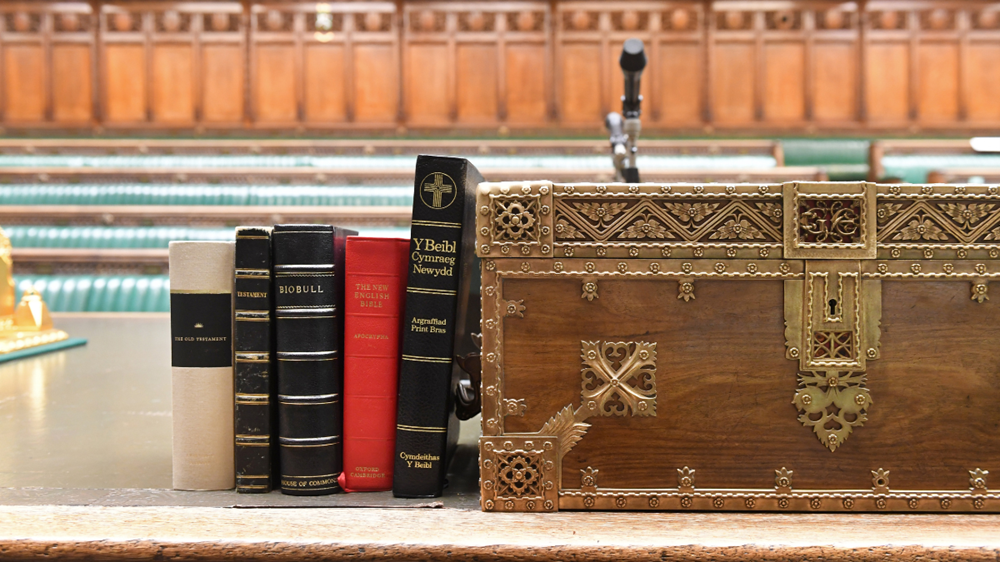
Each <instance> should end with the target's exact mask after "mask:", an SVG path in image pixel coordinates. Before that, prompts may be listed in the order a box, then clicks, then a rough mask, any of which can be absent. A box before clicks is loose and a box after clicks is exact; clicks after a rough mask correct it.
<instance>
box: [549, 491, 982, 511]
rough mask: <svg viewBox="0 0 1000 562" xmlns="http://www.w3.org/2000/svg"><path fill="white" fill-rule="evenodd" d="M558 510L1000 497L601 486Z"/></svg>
mask: <svg viewBox="0 0 1000 562" xmlns="http://www.w3.org/2000/svg"><path fill="white" fill-rule="evenodd" d="M559 509H570V510H618V509H627V510H646V511H664V510H672V511H685V510H691V511H815V512H851V511H855V512H872V511H895V512H905V511H912V512H946V513H947V512H953V513H954V512H989V513H995V512H1000V494H975V493H973V492H972V491H966V492H961V491H952V492H947V491H941V492H939V491H920V490H914V491H909V490H899V491H893V492H889V493H885V494H879V493H875V492H873V491H872V490H796V491H793V492H779V491H777V490H774V489H764V488H761V489H754V488H698V489H695V490H693V491H682V490H680V489H679V488H666V489H648V490H647V489H642V490H637V489H625V488H622V489H618V488H599V489H597V490H596V491H594V492H585V491H583V490H582V489H581V490H560V491H559Z"/></svg>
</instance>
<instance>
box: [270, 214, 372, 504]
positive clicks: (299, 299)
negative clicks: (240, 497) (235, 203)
mask: <svg viewBox="0 0 1000 562" xmlns="http://www.w3.org/2000/svg"><path fill="white" fill-rule="evenodd" d="M348 233H350V234H356V233H355V232H353V231H345V230H343V229H339V228H334V227H332V226H329V225H276V226H275V227H274V231H273V235H272V236H273V242H272V249H273V251H274V265H273V267H274V299H275V307H274V315H275V322H276V327H277V346H276V356H277V360H278V436H279V438H278V444H279V448H280V450H281V454H280V457H281V491H282V492H283V493H286V494H293V495H317V494H329V493H333V492H335V491H337V490H338V489H339V486H338V484H337V477H338V476H339V474H340V472H341V466H342V462H341V460H342V459H341V453H342V432H341V428H342V422H343V420H342V399H341V388H342V381H341V379H342V374H343V370H342V366H341V361H340V349H341V343H342V342H341V334H342V333H343V318H342V314H341V308H342V307H343V279H342V276H343V269H344V258H343V254H344V249H343V244H344V237H345V236H346V235H347V234H348Z"/></svg>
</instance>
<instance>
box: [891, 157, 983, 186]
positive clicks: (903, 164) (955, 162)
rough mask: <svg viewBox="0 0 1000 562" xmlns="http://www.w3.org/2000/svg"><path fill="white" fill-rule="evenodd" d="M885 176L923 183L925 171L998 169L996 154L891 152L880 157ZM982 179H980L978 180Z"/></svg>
mask: <svg viewBox="0 0 1000 562" xmlns="http://www.w3.org/2000/svg"><path fill="white" fill-rule="evenodd" d="M882 167H883V168H885V174H884V175H885V176H892V177H897V178H902V179H903V181H904V182H907V183H924V182H925V181H927V172H930V171H932V170H947V169H949V168H995V169H1000V155H996V154H891V155H887V156H883V157H882ZM980 181H982V180H980Z"/></svg>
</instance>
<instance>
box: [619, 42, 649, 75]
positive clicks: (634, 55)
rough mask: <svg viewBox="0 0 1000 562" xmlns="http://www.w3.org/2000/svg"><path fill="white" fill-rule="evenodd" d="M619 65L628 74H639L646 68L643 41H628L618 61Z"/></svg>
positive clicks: (623, 46)
mask: <svg viewBox="0 0 1000 562" xmlns="http://www.w3.org/2000/svg"><path fill="white" fill-rule="evenodd" d="M618 64H620V65H621V67H622V70H624V71H626V72H638V71H640V70H642V69H644V68H646V52H645V50H644V49H643V45H642V39H636V38H634V37H633V38H632V39H627V40H626V41H625V44H624V45H622V56H621V58H620V59H618Z"/></svg>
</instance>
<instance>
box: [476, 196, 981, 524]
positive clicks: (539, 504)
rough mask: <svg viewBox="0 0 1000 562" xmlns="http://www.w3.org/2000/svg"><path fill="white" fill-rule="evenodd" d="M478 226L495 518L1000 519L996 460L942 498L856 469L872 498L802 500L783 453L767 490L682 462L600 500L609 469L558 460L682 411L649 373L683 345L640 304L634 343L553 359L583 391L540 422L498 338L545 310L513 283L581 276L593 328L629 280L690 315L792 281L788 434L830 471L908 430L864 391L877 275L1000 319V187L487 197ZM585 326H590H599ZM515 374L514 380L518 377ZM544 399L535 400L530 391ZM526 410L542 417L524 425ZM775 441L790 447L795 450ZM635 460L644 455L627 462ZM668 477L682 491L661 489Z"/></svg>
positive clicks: (486, 467)
mask: <svg viewBox="0 0 1000 562" xmlns="http://www.w3.org/2000/svg"><path fill="white" fill-rule="evenodd" d="M476 231H477V240H476V243H477V254H478V256H479V257H481V258H482V259H483V271H482V280H483V281H482V282H483V286H482V294H483V301H482V306H483V309H482V310H483V324H482V326H483V392H484V398H483V437H482V438H481V440H480V451H481V457H480V480H481V491H482V497H483V509H484V510H486V511H556V510H559V509H588V510H589V509H594V510H597V509H630V510H631V509H636V510H645V509H654V510H663V509H671V510H687V509H702V510H739V511H750V510H795V511H819V512H838V511H881V510H888V511H912V510H918V511H941V512H947V511H970V512H974V511H987V512H1000V494H998V493H996V492H992V491H990V490H988V489H987V488H986V475H987V474H988V470H987V469H989V470H994V469H990V468H989V466H985V465H984V466H983V467H982V468H980V467H976V466H974V465H973V466H969V467H968V468H967V470H968V476H966V475H965V473H964V472H963V473H962V475H961V478H958V479H956V480H955V482H954V483H953V484H952V485H948V486H942V487H941V488H942V489H931V490H928V489H906V488H905V486H906V484H905V482H904V481H901V480H900V479H899V477H900V474H902V473H900V472H897V471H896V470H893V484H894V485H895V486H902V488H892V489H890V488H889V483H888V474H889V470H888V468H890V467H880V466H872V467H870V469H867V468H866V469H865V470H864V471H863V472H864V473H865V474H864V475H865V476H867V475H868V472H869V471H870V472H871V475H872V487H871V488H865V487H864V486H862V487H861V489H848V488H844V487H842V486H841V487H838V485H837V483H836V482H831V483H830V485H829V486H825V487H821V489H798V488H793V482H792V474H793V473H794V474H795V475H796V479H798V480H801V479H803V478H805V477H806V475H807V474H809V473H810V471H812V470H814V469H813V468H809V467H807V466H802V465H798V466H795V465H794V464H793V463H795V459H791V458H790V459H788V460H787V461H782V462H781V463H776V466H775V467H774V469H775V472H774V477H773V478H772V477H771V476H770V475H769V476H768V477H767V478H766V479H763V480H761V482H760V487H743V488H740V487H736V488H727V487H715V488H699V487H696V485H695V481H694V477H693V475H694V473H695V468H699V473H700V474H705V475H707V474H709V472H704V473H702V472H701V470H704V469H707V467H695V466H690V467H688V466H684V467H681V466H679V465H678V466H673V467H671V466H666V467H661V469H662V471H663V474H665V475H668V476H669V478H667V477H665V480H664V482H663V484H662V485H663V486H668V487H650V488H648V489H647V488H643V489H636V488H613V487H598V483H597V474H598V468H600V474H601V477H602V478H601V480H602V481H604V482H610V481H615V479H614V478H612V477H613V476H614V475H615V468H616V467H615V466H602V467H597V466H596V465H594V464H593V463H592V462H591V461H590V460H588V459H587V458H586V457H585V456H584V457H580V458H578V457H577V456H576V455H575V454H574V456H573V461H574V462H579V461H583V463H582V467H586V468H585V469H582V472H580V473H579V474H576V473H574V474H572V475H570V476H571V477H570V478H569V480H571V481H563V475H562V471H561V466H562V463H563V459H564V457H566V455H568V454H570V453H573V452H574V448H575V447H576V446H577V444H579V443H580V442H581V440H583V439H597V437H595V435H601V434H598V432H604V431H608V428H609V427H614V428H615V430H616V431H621V430H622V429H623V428H626V427H627V428H632V429H630V431H631V430H634V431H645V429H640V428H644V427H653V426H656V422H657V420H658V419H663V417H664V414H663V412H666V411H669V408H671V406H672V405H671V403H670V399H671V396H670V395H660V396H657V387H659V388H660V390H662V389H663V387H664V384H666V383H664V381H663V379H662V378H661V377H663V373H662V369H661V374H660V377H658V376H657V359H658V358H659V359H660V360H662V359H663V357H664V355H663V354H667V355H666V356H667V357H669V356H670V353H672V350H671V349H670V348H661V349H659V350H658V349H657V345H656V343H654V342H653V341H648V340H650V339H653V338H651V337H650V338H645V337H644V335H645V334H646V333H653V332H647V331H646V328H645V327H644V326H642V322H641V318H642V316H641V315H642V314H644V313H645V311H643V310H641V309H640V310H629V311H625V312H624V314H626V315H627V316H623V319H624V318H628V319H629V322H631V323H630V324H628V329H630V330H632V331H630V332H628V333H630V334H636V337H635V338H633V337H631V336H629V337H623V338H622V339H625V340H626V341H615V340H609V341H604V340H597V341H591V340H589V339H587V338H584V339H583V340H582V341H581V340H579V339H576V336H573V339H574V341H573V342H572V349H559V350H547V352H546V353H549V352H552V353H551V354H549V355H547V356H550V357H555V356H562V357H580V361H581V363H575V361H574V362H573V364H567V365H559V364H555V363H553V364H551V365H550V364H546V365H545V369H547V370H552V371H556V370H561V371H562V373H563V376H564V377H565V376H568V374H569V371H572V372H574V373H579V375H575V376H577V377H579V378H576V379H575V381H576V382H574V383H573V386H574V388H562V389H558V391H559V392H563V393H565V394H568V395H572V394H575V393H576V392H579V393H580V394H579V396H580V400H581V401H580V403H579V405H577V404H575V403H570V404H567V405H565V406H563V407H562V408H561V409H560V410H558V411H557V412H552V413H549V412H538V411H537V410H534V404H535V403H536V402H535V401H534V399H535V396H533V395H532V394H531V393H527V395H525V394H523V393H521V392H522V388H523V387H517V388H518V389H519V390H518V392H519V393H521V394H518V395H511V396H507V395H506V392H507V391H506V390H505V389H506V388H507V386H506V384H505V373H504V370H505V365H507V364H508V362H509V361H508V356H509V355H512V354H517V353H520V352H521V350H520V349H514V348H505V344H504V342H505V338H504V330H505V326H506V327H507V329H511V330H513V329H515V327H517V329H521V328H522V327H523V326H524V323H530V322H532V321H534V322H537V321H539V320H537V319H538V318H543V317H544V314H545V313H546V312H547V311H546V310H545V307H546V304H547V303H545V302H540V301H539V300H537V299H538V293H530V292H527V293H526V292H522V291H521V289H518V290H517V291H513V290H509V289H508V288H509V287H519V286H520V287H524V286H525V285H518V283H521V282H522V281H529V280H530V281H539V280H552V281H553V282H564V281H571V282H572V283H562V286H563V287H564V289H565V290H567V291H572V295H573V299H571V300H572V301H573V302H574V303H577V304H574V305H573V306H577V305H578V306H580V307H581V308H580V310H581V311H585V312H582V313H583V314H591V313H595V314H596V313H598V312H599V311H602V310H605V311H606V309H607V307H613V308H615V310H618V308H619V307H621V304H622V303H623V301H622V294H621V293H619V292H618V291H620V289H621V286H622V283H626V282H631V281H641V282H643V283H644V285H643V287H644V289H643V290H645V288H648V289H649V290H650V291H661V290H662V291H667V294H669V299H670V301H671V302H675V300H680V301H681V303H680V304H679V306H680V307H682V308H681V309H680V310H682V311H684V312H681V313H683V314H686V313H687V312H686V311H689V310H690V311H692V312H694V311H695V310H696V309H698V308H702V309H703V308H704V307H706V306H709V307H710V306H711V299H712V295H713V291H716V292H715V293H714V294H718V293H717V291H718V287H719V285H718V284H716V283H715V282H717V281H720V280H726V281H734V282H737V281H738V282H740V283H742V282H745V281H748V282H753V281H781V282H782V284H783V302H784V322H785V330H784V344H785V351H784V355H785V358H786V359H788V360H789V362H788V363H787V364H788V370H787V372H777V373H774V376H775V380H778V381H781V382H780V383H779V384H780V385H782V388H784V389H787V390H786V391H787V394H783V396H785V397H786V398H784V399H782V402H784V404H785V405H784V406H783V407H784V408H787V410H785V411H786V412H787V414H785V415H787V416H788V418H791V417H792V416H795V418H794V419H792V420H791V421H792V423H793V424H795V425H801V427H800V428H799V429H796V430H794V431H802V432H809V433H811V434H812V435H813V436H814V437H815V438H816V441H812V439H811V438H810V439H809V440H807V441H806V447H807V449H806V450H804V451H799V452H797V453H796V454H797V455H807V456H808V455H823V456H822V457H817V458H818V459H831V457H828V456H826V455H831V454H835V455H837V457H832V459H837V458H838V457H840V456H842V455H844V452H840V453H838V451H841V449H846V450H850V449H851V448H852V447H854V446H856V445H855V443H858V444H859V445H860V443H859V442H858V440H860V439H865V428H864V426H865V425H866V424H869V425H871V424H873V423H876V420H878V421H879V422H881V421H882V420H884V419H885V417H884V416H895V415H905V412H891V411H886V412H882V411H880V410H875V411H874V412H875V413H877V414H879V416H878V417H875V415H874V414H873V413H872V412H873V411H872V408H873V407H875V404H876V403H879V404H880V406H879V407H886V408H890V407H896V406H894V405H892V404H889V403H888V401H891V400H889V399H890V398H891V395H889V394H887V395H886V398H885V399H883V398H880V397H879V395H878V391H875V392H874V393H873V391H872V390H871V389H870V388H869V372H868V365H869V362H871V361H878V360H880V359H881V357H882V346H881V318H882V282H883V280H891V281H894V282H895V281H905V282H920V281H927V280H931V281H949V282H961V283H965V284H967V286H968V287H969V291H968V292H964V294H963V299H962V300H963V301H965V299H968V298H970V297H971V299H972V300H973V301H974V302H975V303H976V304H975V305H974V306H979V305H980V304H982V305H983V306H990V304H989V303H990V301H989V286H988V285H989V282H991V281H994V280H996V279H1000V187H998V186H988V185H968V186H945V185H923V186H921V185H878V184H872V183H864V182H857V183H849V182H838V183H832V182H831V183H824V182H795V183H787V184H783V185H775V184H735V185H725V184H700V185H699V184H672V185H660V184H639V185H630V184H554V183H551V182H544V181H535V182H501V183H484V184H480V186H479V188H478V195H477V222H476ZM661 282H666V283H661ZM696 283H697V284H698V286H699V289H698V294H697V299H696V298H695V284H696ZM702 283H704V285H702ZM536 286H537V285H536ZM598 287H600V289H598ZM505 291H506V292H508V294H505ZM577 291H579V292H577ZM533 295H534V296H533ZM577 296H579V298H577ZM965 302H967V301H965ZM626 304H627V303H626ZM944 306H947V305H944ZM535 311H538V313H537V314H538V315H537V316H536V312H535ZM549 312H550V311H549ZM637 320H638V321H637ZM747 320H748V321H752V319H747ZM739 321H740V320H739V319H736V322H737V323H738V322H739ZM582 325H584V326H585V327H586V328H587V330H588V331H590V330H591V328H600V326H596V325H595V326H591V325H589V324H586V323H584V324H582ZM685 337H688V335H685ZM690 337H698V335H697V333H691V334H690ZM776 337H781V335H778V334H776ZM616 339H617V338H616ZM643 339H646V340H647V341H645V342H643V341H638V340H643ZM627 340H632V341H627ZM547 345H548V344H547ZM552 345H560V346H565V345H567V343H566V342H561V343H559V344H552ZM556 351H558V353H555V352H556ZM643 354H645V355H643ZM658 355H659V357H658ZM515 356H516V355H515ZM516 357H517V359H518V361H510V363H511V364H523V357H521V356H516ZM665 364H669V361H668V362H665ZM577 369H580V370H579V371H577ZM882 372H883V371H880V373H882ZM889 374H890V375H891V374H892V373H891V371H889ZM507 376H508V377H510V378H511V379H513V380H515V381H516V380H518V379H517V376H518V373H509V374H508V375H507ZM520 376H522V377H523V376H525V375H523V374H522V375H520ZM872 376H874V375H872ZM879 376H886V375H883V374H880V375H879ZM657 378H661V380H660V381H657ZM561 380H566V379H565V378H563V379H561ZM880 382H881V381H880ZM897 382H898V379H897ZM518 384H520V383H518ZM532 384H534V385H535V388H537V387H538V385H537V381H534V382H533V383H532ZM914 384H919V381H914ZM512 388H514V387H512ZM880 388H884V387H881V385H880ZM553 390H554V391H555V390H557V389H553ZM525 400H527V401H528V402H530V403H531V404H532V407H533V411H532V412H528V413H527V414H525V406H524V405H525V404H526V403H527V402H525ZM785 400H787V402H785ZM880 401H881V402H880ZM657 410H659V411H660V417H657V418H652V417H646V416H657ZM870 414H871V415H870ZM532 415H541V416H542V417H541V418H539V419H541V420H544V419H546V418H545V417H544V416H545V415H549V417H548V418H547V421H545V423H544V424H540V425H541V427H540V428H539V429H538V430H537V431H533V432H531V433H515V432H512V431H509V430H508V429H507V428H505V424H508V425H510V426H511V427H514V426H515V425H516V426H517V427H523V425H517V424H524V423H526V421H527V419H528V418H530V417H531V416H532ZM786 421H788V420H786ZM529 423H533V422H529ZM787 426H788V424H787V423H785V424H775V426H774V428H769V429H767V431H791V430H789V429H788V428H787ZM534 427H537V426H531V429H534ZM779 427H780V429H775V428H779ZM881 429H882V430H884V427H882V428H881ZM708 430H710V429H706V431H708ZM529 431H530V430H529ZM855 434H857V435H855ZM588 435H589V437H588ZM650 435H655V432H650ZM601 436H602V437H605V438H606V435H601ZM778 437H780V438H781V439H784V440H786V441H787V442H791V440H790V439H788V438H787V436H786V435H779V436H778ZM808 443H812V444H811V445H808ZM651 445H654V443H651ZM864 446H865V447H869V448H870V447H872V446H875V447H877V446H878V443H871V442H866V443H864ZM579 454H581V455H586V452H583V451H581V452H579ZM811 460H816V458H814V459H811ZM639 462H642V459H641V458H639V457H632V458H630V459H628V463H639ZM686 462H687V461H686ZM588 463H590V465H589V466H588ZM782 465H784V466H782ZM582 467H581V468H582ZM779 467H780V469H779ZM675 472H676V474H677V475H678V476H677V478H678V481H677V487H676V488H673V487H669V486H672V482H670V480H673V475H674V473H675ZM706 480H707V478H706ZM765 480H766V481H765ZM618 481H620V480H618ZM811 481H815V479H813V480H811ZM719 484H723V485H724V484H725V483H724V482H722V483H719ZM713 485H717V484H713ZM577 486H579V487H577Z"/></svg>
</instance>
